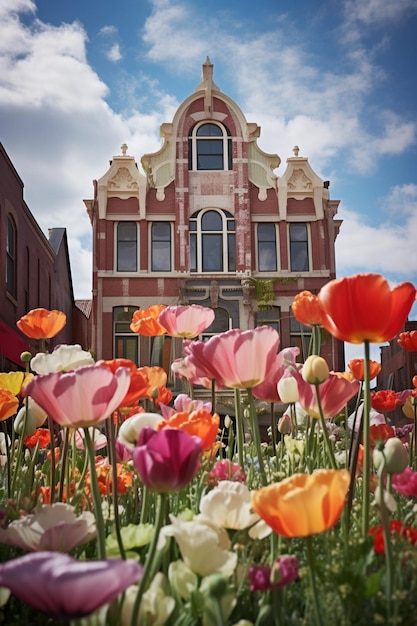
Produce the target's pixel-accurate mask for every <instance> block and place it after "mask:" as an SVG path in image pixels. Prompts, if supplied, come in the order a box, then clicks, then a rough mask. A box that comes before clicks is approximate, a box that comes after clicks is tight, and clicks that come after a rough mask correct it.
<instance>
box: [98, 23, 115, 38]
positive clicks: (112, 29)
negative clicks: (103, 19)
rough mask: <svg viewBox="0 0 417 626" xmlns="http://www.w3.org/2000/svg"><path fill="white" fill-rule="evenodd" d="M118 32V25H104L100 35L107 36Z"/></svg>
mask: <svg viewBox="0 0 417 626" xmlns="http://www.w3.org/2000/svg"><path fill="white" fill-rule="evenodd" d="M117 32H118V28H117V26H113V25H112V26H103V27H102V28H100V30H99V33H98V34H99V35H104V36H105V37H107V36H108V35H115V34H116V33H117Z"/></svg>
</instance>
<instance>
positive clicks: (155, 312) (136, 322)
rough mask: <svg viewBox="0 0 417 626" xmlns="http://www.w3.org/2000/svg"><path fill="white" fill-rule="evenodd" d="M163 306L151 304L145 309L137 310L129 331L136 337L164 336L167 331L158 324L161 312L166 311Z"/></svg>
mask: <svg viewBox="0 0 417 626" xmlns="http://www.w3.org/2000/svg"><path fill="white" fill-rule="evenodd" d="M166 308H167V307H166V305H165V304H153V305H152V306H150V307H148V308H147V309H139V310H138V311H135V312H134V313H133V318H132V323H131V324H130V329H131V330H132V331H133V332H134V333H137V334H138V335H145V336H146V337H157V336H158V335H165V333H166V332H167V329H166V328H165V327H164V326H162V324H160V323H159V322H158V317H159V314H160V312H161V311H163V310H164V309H166Z"/></svg>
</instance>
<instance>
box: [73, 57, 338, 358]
mask: <svg viewBox="0 0 417 626" xmlns="http://www.w3.org/2000/svg"><path fill="white" fill-rule="evenodd" d="M161 134H162V137H163V145H162V147H161V149H160V150H159V151H158V152H155V153H153V154H145V155H143V156H142V158H141V165H142V169H143V172H144V173H142V172H141V171H140V169H139V167H138V165H137V162H136V160H135V158H134V156H130V155H129V154H128V148H127V146H126V145H125V144H123V146H122V147H121V154H120V155H118V156H114V157H113V159H112V161H111V162H110V167H109V169H108V170H107V172H105V174H104V175H103V176H102V177H101V178H99V179H98V180H96V181H94V196H93V198H92V199H90V200H85V204H86V207H87V211H88V214H89V216H90V220H91V224H92V231H93V298H92V343H93V348H94V351H95V353H96V356H97V358H105V359H109V358H114V357H127V358H130V359H132V360H134V361H135V362H137V363H138V365H149V364H160V365H163V366H166V365H167V363H169V361H170V360H171V359H172V358H176V357H178V356H180V354H178V351H179V350H180V346H179V345H176V343H175V342H173V341H171V340H170V339H169V338H165V339H161V338H155V339H149V338H146V337H138V336H136V335H134V334H133V333H132V332H131V331H130V328H129V326H130V321H131V319H132V314H133V312H134V311H135V310H136V309H143V308H146V307H148V306H150V305H152V304H166V305H176V304H192V303H196V304H201V305H204V306H208V307H212V308H213V309H214V310H215V320H214V322H213V324H212V326H211V327H210V328H208V329H207V331H206V332H205V333H204V335H203V337H202V338H203V339H204V338H206V337H209V336H210V335H212V334H216V333H218V332H222V331H225V330H228V329H230V328H241V329H248V328H253V327H255V326H257V325H261V324H271V325H273V326H274V327H275V328H277V330H278V331H279V333H280V336H281V347H288V346H290V345H299V346H300V350H301V353H302V354H301V357H304V356H305V351H306V349H307V344H308V339H309V329H308V328H305V327H303V328H302V327H300V324H298V323H297V321H296V320H295V319H294V318H293V317H292V316H291V304H292V301H293V298H294V295H295V294H296V293H298V292H299V291H302V290H304V289H307V290H309V291H311V292H313V293H317V292H318V291H319V290H320V288H321V287H322V286H323V285H324V284H325V283H326V282H327V281H329V280H330V279H332V278H335V275H336V268H335V239H336V237H337V234H338V231H339V228H340V224H341V221H340V220H337V219H335V216H336V214H337V209H338V205H339V201H338V200H331V199H330V195H329V182H328V181H323V180H322V179H321V178H320V177H319V176H318V175H317V174H316V173H315V172H314V171H313V169H312V167H311V166H310V164H309V162H308V159H307V158H305V157H303V156H300V154H299V149H298V148H297V147H295V148H294V151H293V155H292V156H290V157H289V158H288V159H287V163H286V169H285V171H284V173H283V174H282V176H280V177H278V176H277V175H276V174H275V172H274V170H275V169H277V168H278V166H279V165H280V158H279V156H278V155H276V154H267V153H265V152H263V151H262V150H261V148H260V147H259V146H258V138H259V136H260V128H259V126H258V125H257V124H256V123H252V122H247V121H246V119H245V117H244V114H243V113H242V111H241V110H240V108H239V107H238V105H237V104H236V103H235V102H233V101H232V100H231V99H230V98H229V97H228V96H227V95H225V94H224V93H223V92H222V91H220V89H219V88H218V87H217V85H216V84H215V82H214V80H213V65H212V64H211V62H210V60H209V59H208V58H207V59H206V61H205V63H204V64H203V66H202V79H201V83H200V84H199V85H198V87H197V88H196V90H195V92H194V93H193V94H191V95H190V96H189V97H188V98H187V99H186V100H185V101H184V102H183V103H182V104H181V105H180V107H179V108H178V110H177V112H176V114H175V116H174V118H173V120H172V122H169V123H165V124H163V125H162V127H161ZM322 354H323V356H325V357H326V358H327V360H328V362H329V365H330V366H331V367H332V368H334V369H342V368H343V366H344V362H343V360H344V357H343V346H342V345H341V344H340V343H339V342H337V341H335V340H333V339H332V338H330V337H327V338H326V340H325V342H324V344H323V351H322Z"/></svg>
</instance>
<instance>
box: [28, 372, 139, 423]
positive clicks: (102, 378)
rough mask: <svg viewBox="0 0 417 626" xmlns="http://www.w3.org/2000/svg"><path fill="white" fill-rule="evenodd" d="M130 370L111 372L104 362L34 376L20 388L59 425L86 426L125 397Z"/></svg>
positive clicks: (113, 409) (116, 406) (106, 415)
mask: <svg viewBox="0 0 417 626" xmlns="http://www.w3.org/2000/svg"><path fill="white" fill-rule="evenodd" d="M129 384H130V370H129V369H127V368H125V367H120V368H118V369H117V370H116V372H115V373H114V374H113V372H112V371H111V370H110V369H109V368H108V367H104V366H97V365H92V366H87V367H80V368H78V369H76V370H74V371H73V372H68V373H52V374H46V375H45V376H36V377H35V378H33V379H32V380H31V381H30V382H29V383H28V384H27V385H26V386H25V387H23V388H22V395H23V396H30V397H31V398H33V399H34V400H35V402H37V403H38V404H39V406H40V407H41V408H43V409H44V411H46V412H47V414H48V415H49V416H50V417H51V418H52V419H53V420H54V421H55V422H57V424H60V425H61V426H67V427H72V428H88V427H89V426H94V425H95V424H98V423H99V422H102V421H104V420H105V419H106V418H107V417H109V416H110V415H111V414H112V413H113V411H115V410H116V409H117V408H118V407H119V405H120V403H121V402H122V400H123V398H124V397H125V395H126V393H127V390H128V389H129Z"/></svg>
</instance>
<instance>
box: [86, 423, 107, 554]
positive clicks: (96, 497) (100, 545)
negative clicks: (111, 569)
mask: <svg viewBox="0 0 417 626" xmlns="http://www.w3.org/2000/svg"><path fill="white" fill-rule="evenodd" d="M84 440H85V446H86V448H87V454H88V460H89V465H90V483H91V493H92V496H93V506H94V513H95V517H96V524H97V556H98V558H99V559H105V558H106V541H105V529H104V518H103V509H102V508H101V495H100V490H99V487H98V480H97V472H96V455H95V451H94V444H93V440H92V438H91V436H90V432H89V430H88V428H84Z"/></svg>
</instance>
